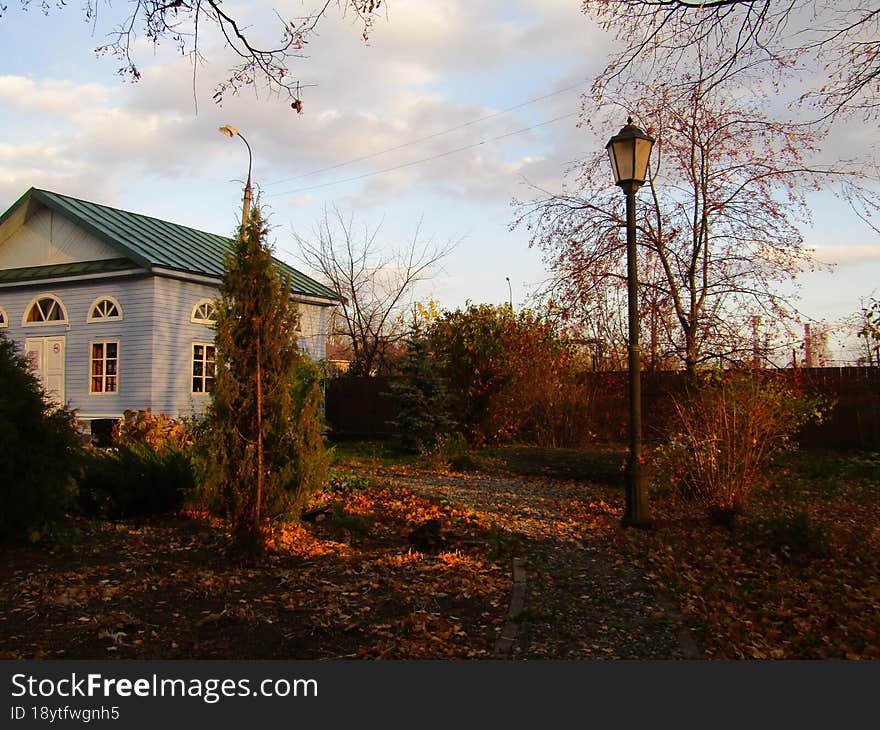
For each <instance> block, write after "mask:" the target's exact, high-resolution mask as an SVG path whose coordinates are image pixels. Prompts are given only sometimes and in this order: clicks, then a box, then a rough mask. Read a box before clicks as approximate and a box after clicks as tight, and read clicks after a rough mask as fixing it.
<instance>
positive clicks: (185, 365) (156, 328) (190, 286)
mask: <svg viewBox="0 0 880 730" xmlns="http://www.w3.org/2000/svg"><path fill="white" fill-rule="evenodd" d="M153 286H154V296H153V306H154V312H153V338H152V351H153V372H152V376H153V387H152V395H151V402H152V403H153V410H154V411H161V412H164V413H168V414H174V415H192V414H197V413H201V412H202V411H203V410H204V408H205V407H206V405H207V403H208V400H209V395H208V394H206V393H193V392H192V346H193V343H196V342H204V343H212V342H213V341H214V328H213V327H211V326H209V325H205V324H197V323H193V322H191V321H190V318H191V315H192V311H193V308H194V307H195V305H196V304H197V303H198V302H199V301H201V300H203V299H213V298H215V297H217V296H218V292H217V289H216V287H213V286H211V285H209V284H199V283H195V282H191V281H182V280H179V279H172V278H166V277H155V278H154V279H153ZM298 307H299V312H300V330H301V331H300V334H299V345H300V348H302V349H303V350H305V351H306V352H308V354H309V356H310V357H311V358H312V359H313V360H315V361H319V360H323V359H324V355H325V352H326V346H327V324H328V316H329V315H328V310H329V307H321V306H318V305H315V304H308V303H304V302H299V303H298Z"/></svg>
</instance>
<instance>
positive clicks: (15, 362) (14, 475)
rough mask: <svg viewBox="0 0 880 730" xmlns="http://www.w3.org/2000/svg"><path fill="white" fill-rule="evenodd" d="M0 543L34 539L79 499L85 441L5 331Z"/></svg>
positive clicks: (1, 338)
mask: <svg viewBox="0 0 880 730" xmlns="http://www.w3.org/2000/svg"><path fill="white" fill-rule="evenodd" d="M0 382H2V384H3V385H2V387H0V543H2V542H20V541H26V540H30V541H35V540H38V539H39V538H41V537H42V536H43V535H45V534H46V532H48V531H50V530H51V529H52V527H53V525H54V524H55V523H56V522H58V521H59V520H61V519H62V518H63V517H64V515H65V512H66V511H67V510H68V509H69V508H70V507H71V506H72V504H73V503H74V501H75V495H76V485H75V483H74V480H73V476H74V471H75V468H76V464H77V459H78V454H79V442H80V437H79V434H78V432H77V430H76V422H75V417H74V414H73V413H71V412H70V411H68V410H66V409H64V408H59V407H57V406H56V405H54V404H53V403H51V402H50V401H49V400H48V399H47V398H46V397H45V395H44V393H43V390H42V387H41V385H40V382H39V381H38V380H37V378H36V377H35V376H34V374H33V373H32V372H31V370H30V369H29V368H28V365H27V361H26V360H25V358H24V357H22V356H21V354H20V353H18V352H17V351H16V348H15V345H14V343H13V342H12V341H11V340H9V339H7V338H6V336H5V335H4V334H3V333H2V332H0Z"/></svg>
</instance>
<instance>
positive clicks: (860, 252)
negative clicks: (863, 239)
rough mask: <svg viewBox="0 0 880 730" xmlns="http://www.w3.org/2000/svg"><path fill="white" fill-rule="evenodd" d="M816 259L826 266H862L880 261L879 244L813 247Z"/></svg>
mask: <svg viewBox="0 0 880 730" xmlns="http://www.w3.org/2000/svg"><path fill="white" fill-rule="evenodd" d="M813 251H814V252H815V256H816V258H817V259H818V260H819V261H821V262H823V263H827V264H840V265H851V264H863V263H868V262H875V261H880V244H870V243H844V244H839V245H831V246H814V247H813Z"/></svg>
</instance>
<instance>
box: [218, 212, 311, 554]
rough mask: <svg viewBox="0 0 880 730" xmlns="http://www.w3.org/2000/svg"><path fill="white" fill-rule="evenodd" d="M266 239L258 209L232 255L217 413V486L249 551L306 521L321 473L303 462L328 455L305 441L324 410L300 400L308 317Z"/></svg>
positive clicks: (238, 541)
mask: <svg viewBox="0 0 880 730" xmlns="http://www.w3.org/2000/svg"><path fill="white" fill-rule="evenodd" d="M266 235H267V228H266V225H265V222H264V221H263V219H262V216H261V215H260V211H259V210H254V211H253V212H252V213H251V214H250V217H249V220H248V223H247V225H246V226H244V227H243V228H242V230H241V233H240V235H239V237H238V239H237V240H236V242H235V245H234V247H233V249H232V250H231V251H230V253H229V254H228V255H227V257H226V262H225V264H226V270H225V273H224V276H223V279H222V282H221V285H220V299H219V302H218V307H217V332H216V337H215V344H216V374H215V382H214V390H213V393H212V402H211V408H210V410H209V422H210V424H211V427H210V430H211V439H210V440H211V443H212V447H213V454H212V459H213V467H214V481H215V486H216V488H217V491H218V496H219V498H220V503H221V504H222V506H223V509H224V510H225V512H226V515H227V517H228V518H229V520H230V523H231V527H232V535H233V548H234V549H235V550H236V551H238V552H241V553H244V554H249V555H259V554H260V553H262V552H263V551H264V549H265V544H266V537H267V530H268V529H269V528H270V527H271V526H272V524H273V523H275V522H277V521H279V520H283V519H287V518H290V517H292V516H295V515H296V513H297V510H298V508H299V507H300V506H301V505H302V502H303V501H304V499H305V497H306V495H307V492H308V490H309V489H310V488H311V487H313V486H315V483H314V482H315V479H316V478H318V477H319V476H320V475H317V477H316V475H315V474H307V475H306V474H303V468H302V467H303V460H304V459H306V461H308V460H309V459H314V458H317V460H318V461H319V462H320V461H321V459H322V458H323V453H324V451H323V450H324V447H323V442H322V441H321V439H320V438H318V439H314V438H313V439H311V440H309V441H306V440H305V439H304V438H303V432H304V430H305V431H306V432H308V433H310V434H313V433H314V432H315V428H316V427H315V426H314V425H311V424H304V423H303V417H306V418H309V419H315V418H316V417H317V416H318V414H319V413H320V409H317V408H310V409H308V413H304V411H305V410H307V409H303V408H302V404H303V403H304V402H306V401H308V400H309V398H308V396H309V395H311V397H312V399H314V397H315V396H314V394H313V393H312V389H311V387H309V388H307V389H306V393H307V397H306V398H305V399H303V398H302V397H297V392H298V390H302V384H301V383H299V384H298V382H297V381H298V377H299V376H300V375H301V374H302V372H303V359H304V358H305V357H306V356H305V355H303V354H302V353H301V352H300V350H299V347H298V343H297V326H298V323H299V313H298V311H297V306H296V303H295V302H293V301H292V300H291V298H290V280H289V278H288V277H286V276H282V275H281V274H280V272H279V270H278V268H277V267H276V265H275V262H274V260H273V258H272V250H271V248H270V247H269V246H268V244H267V243H266ZM318 428H319V427H318ZM304 449H307V450H310V452H311V456H309V454H305V453H303V452H304Z"/></svg>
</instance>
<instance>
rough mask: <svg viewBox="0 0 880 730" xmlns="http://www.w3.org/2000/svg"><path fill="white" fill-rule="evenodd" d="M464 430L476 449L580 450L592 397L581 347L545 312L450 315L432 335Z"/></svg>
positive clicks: (496, 309)
mask: <svg viewBox="0 0 880 730" xmlns="http://www.w3.org/2000/svg"><path fill="white" fill-rule="evenodd" d="M427 336H428V340H429V344H430V348H431V350H432V352H433V354H434V357H435V359H436V361H437V363H438V365H439V367H440V372H441V374H442V375H443V378H444V380H445V383H446V388H447V391H448V393H449V396H450V404H451V408H450V410H451V413H452V414H453V415H454V418H455V420H456V423H457V426H458V430H460V431H462V432H463V433H464V434H465V436H466V437H467V438H468V440H469V441H471V442H472V443H476V444H480V445H482V444H485V443H509V442H511V441H524V442H528V443H534V444H537V445H540V446H579V445H583V443H584V442H585V441H587V440H589V438H590V432H589V424H588V423H587V422H586V419H585V418H583V417H582V413H583V400H581V399H582V398H584V397H585V396H586V395H587V393H586V390H585V389H584V388H581V387H580V386H579V385H578V378H577V371H578V370H579V369H580V368H581V366H582V363H581V362H580V358H579V356H578V355H577V352H576V350H575V348H574V346H573V344H572V343H571V342H570V341H568V340H567V339H566V338H565V337H563V336H562V335H561V334H560V333H559V331H558V329H557V327H556V326H555V325H554V324H553V323H552V322H551V321H549V320H548V319H547V318H546V317H545V316H543V315H542V314H541V313H540V312H535V311H532V310H522V311H520V312H514V311H513V310H512V309H511V308H510V307H507V306H491V305H487V304H482V305H479V306H477V305H470V306H468V308H467V309H465V310H456V311H455V312H446V313H444V314H443V315H442V316H441V317H440V318H438V319H436V320H434V321H433V322H432V323H431V325H430V327H429V330H428V333H427Z"/></svg>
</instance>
